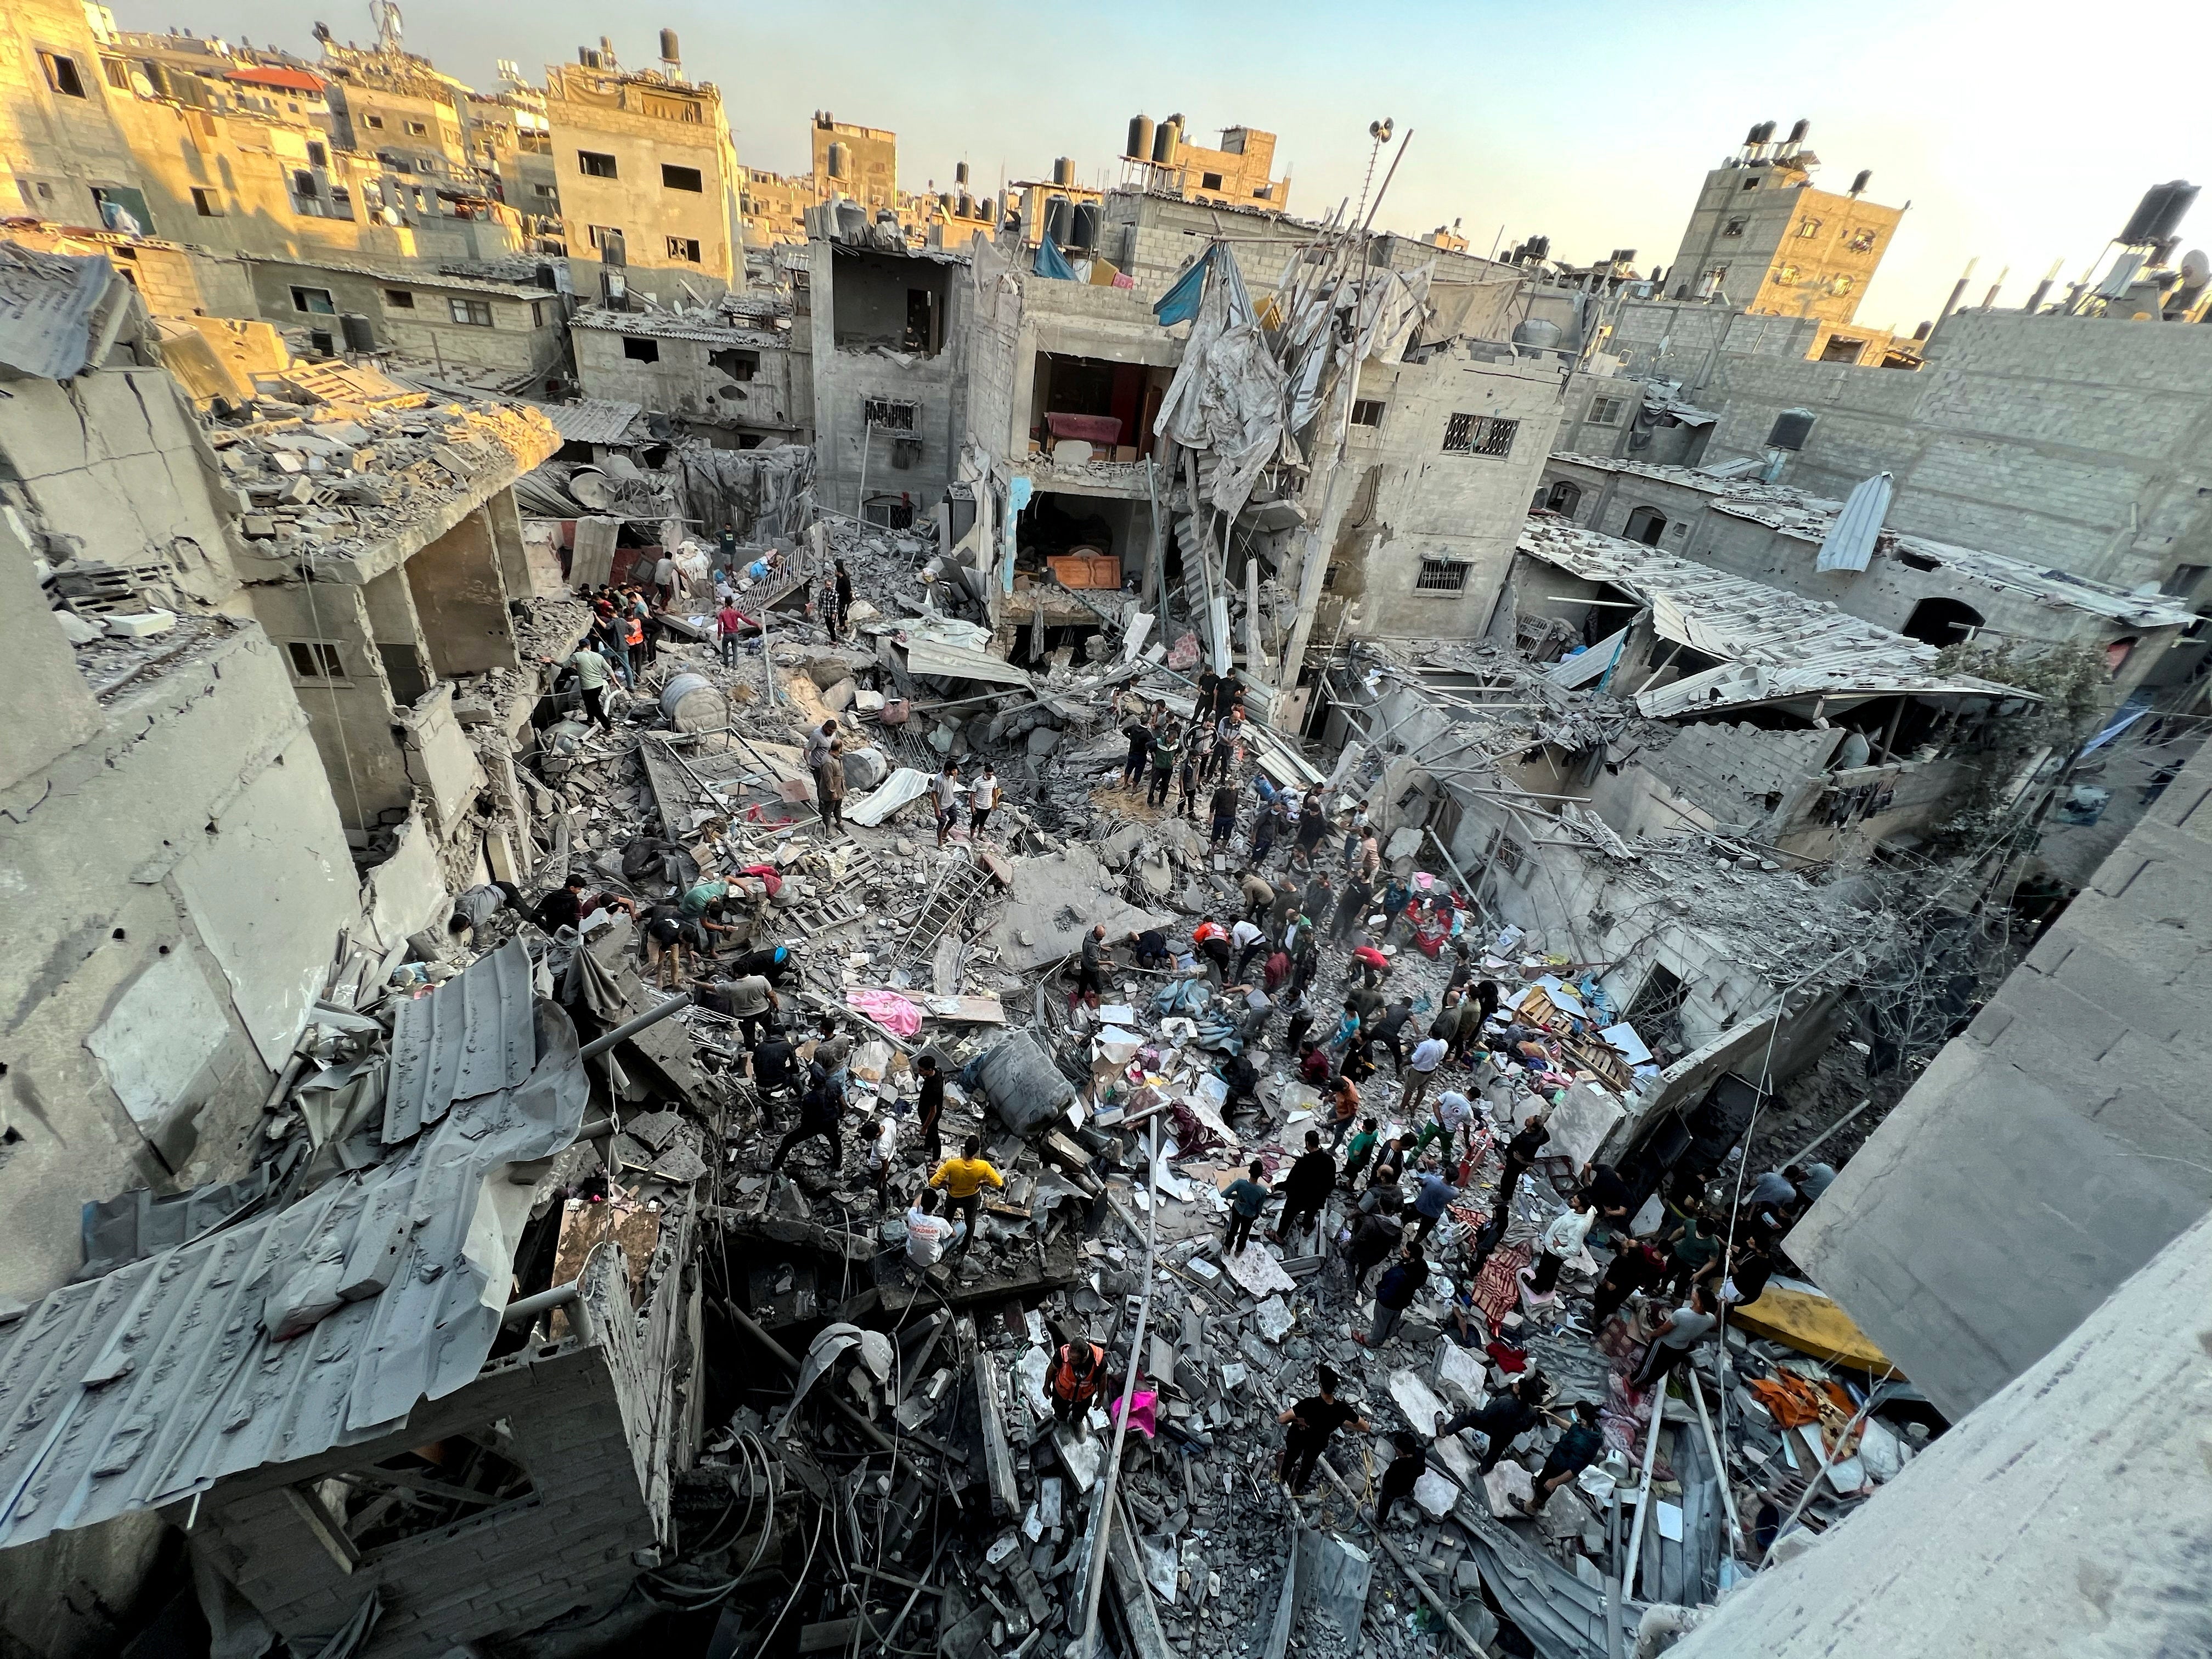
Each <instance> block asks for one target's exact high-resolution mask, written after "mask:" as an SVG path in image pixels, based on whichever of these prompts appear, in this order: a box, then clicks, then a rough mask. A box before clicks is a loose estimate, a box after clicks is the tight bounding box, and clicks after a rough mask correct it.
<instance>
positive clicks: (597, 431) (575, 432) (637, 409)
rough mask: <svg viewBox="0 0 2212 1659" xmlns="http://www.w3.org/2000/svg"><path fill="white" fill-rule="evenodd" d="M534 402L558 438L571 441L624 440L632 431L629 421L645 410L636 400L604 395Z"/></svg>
mask: <svg viewBox="0 0 2212 1659" xmlns="http://www.w3.org/2000/svg"><path fill="white" fill-rule="evenodd" d="M538 408H540V409H542V410H544V411H545V418H546V419H547V420H549V421H550V422H553V429H554V430H555V431H556V432H557V433H559V434H560V435H561V438H562V441H563V442H564V443H572V444H617V443H623V442H626V441H629V439H631V438H632V437H633V436H635V435H634V434H632V433H631V431H630V426H631V424H632V423H633V422H635V421H636V419H637V417H638V416H640V415H641V414H643V413H644V412H645V411H644V410H643V408H642V407H641V405H639V404H623V403H617V402H614V401H613V400H612V399H611V398H584V399H583V400H582V401H581V402H579V403H573V404H538Z"/></svg>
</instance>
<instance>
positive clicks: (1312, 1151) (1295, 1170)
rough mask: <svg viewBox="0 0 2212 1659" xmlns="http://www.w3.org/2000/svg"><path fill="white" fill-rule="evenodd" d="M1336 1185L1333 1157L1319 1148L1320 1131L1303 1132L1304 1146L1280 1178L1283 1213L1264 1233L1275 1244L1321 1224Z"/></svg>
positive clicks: (1285, 1241) (1284, 1241) (1286, 1240)
mask: <svg viewBox="0 0 2212 1659" xmlns="http://www.w3.org/2000/svg"><path fill="white" fill-rule="evenodd" d="M1335 1187H1336V1160H1335V1159H1334V1158H1331V1157H1330V1156H1329V1155H1328V1153H1327V1152H1323V1151H1322V1149H1321V1131H1320V1130H1318V1129H1309V1130H1307V1131H1306V1149H1305V1151H1304V1153H1302V1154H1301V1155H1300V1156H1299V1158H1298V1161H1297V1163H1295V1164H1291V1172H1290V1174H1289V1175H1288V1176H1285V1177H1284V1180H1283V1213H1282V1216H1281V1218H1280V1219H1279V1220H1278V1221H1277V1222H1276V1223H1275V1231H1273V1232H1271V1233H1269V1234H1268V1235H1267V1237H1268V1238H1269V1239H1271V1240H1272V1241H1273V1242H1274V1243H1278V1244H1282V1243H1287V1242H1288V1240H1289V1239H1290V1237H1291V1235H1292V1234H1293V1233H1302V1232H1304V1231H1306V1229H1307V1228H1308V1227H1318V1226H1319V1225H1321V1218H1322V1211H1323V1210H1324V1209H1326V1208H1327V1207H1328V1195H1329V1194H1330V1193H1331V1192H1332V1191H1334V1189H1335Z"/></svg>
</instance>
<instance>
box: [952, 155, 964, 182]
mask: <svg viewBox="0 0 2212 1659" xmlns="http://www.w3.org/2000/svg"><path fill="white" fill-rule="evenodd" d="M952 182H953V183H954V184H956V185H964V184H966V183H967V182H968V164H967V163H966V162H965V161H955V162H954V163H953V164H952Z"/></svg>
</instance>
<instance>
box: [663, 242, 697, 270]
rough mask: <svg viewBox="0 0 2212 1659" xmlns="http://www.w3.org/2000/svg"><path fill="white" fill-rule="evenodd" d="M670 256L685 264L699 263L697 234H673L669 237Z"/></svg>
mask: <svg viewBox="0 0 2212 1659" xmlns="http://www.w3.org/2000/svg"><path fill="white" fill-rule="evenodd" d="M668 257H669V258H671V259H678V260H681V261H682V262H683V263H684V264H693V265H696V264H698V263H699V240H698V238H697V237H696V236H671V237H670V238H669V239H668Z"/></svg>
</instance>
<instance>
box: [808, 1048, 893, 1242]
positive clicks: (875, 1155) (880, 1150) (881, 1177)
mask: <svg viewBox="0 0 2212 1659" xmlns="http://www.w3.org/2000/svg"><path fill="white" fill-rule="evenodd" d="M816 1052H817V1054H819V1053H820V1050H819V1049H817V1050H816ZM897 1157H898V1120H897V1119H896V1118H895V1117H893V1116H892V1115H890V1113H889V1112H885V1113H884V1115H883V1117H882V1119H881V1120H880V1121H878V1123H877V1125H876V1127H875V1133H874V1134H873V1135H872V1136H871V1137H870V1139H869V1140H868V1173H869V1174H870V1175H872V1176H875V1178H876V1208H877V1209H878V1210H880V1209H882V1208H883V1207H884V1187H885V1185H886V1184H887V1183H888V1182H890V1178H891V1164H892V1163H893V1162H894V1161H895V1160H896V1158H897Z"/></svg>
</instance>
